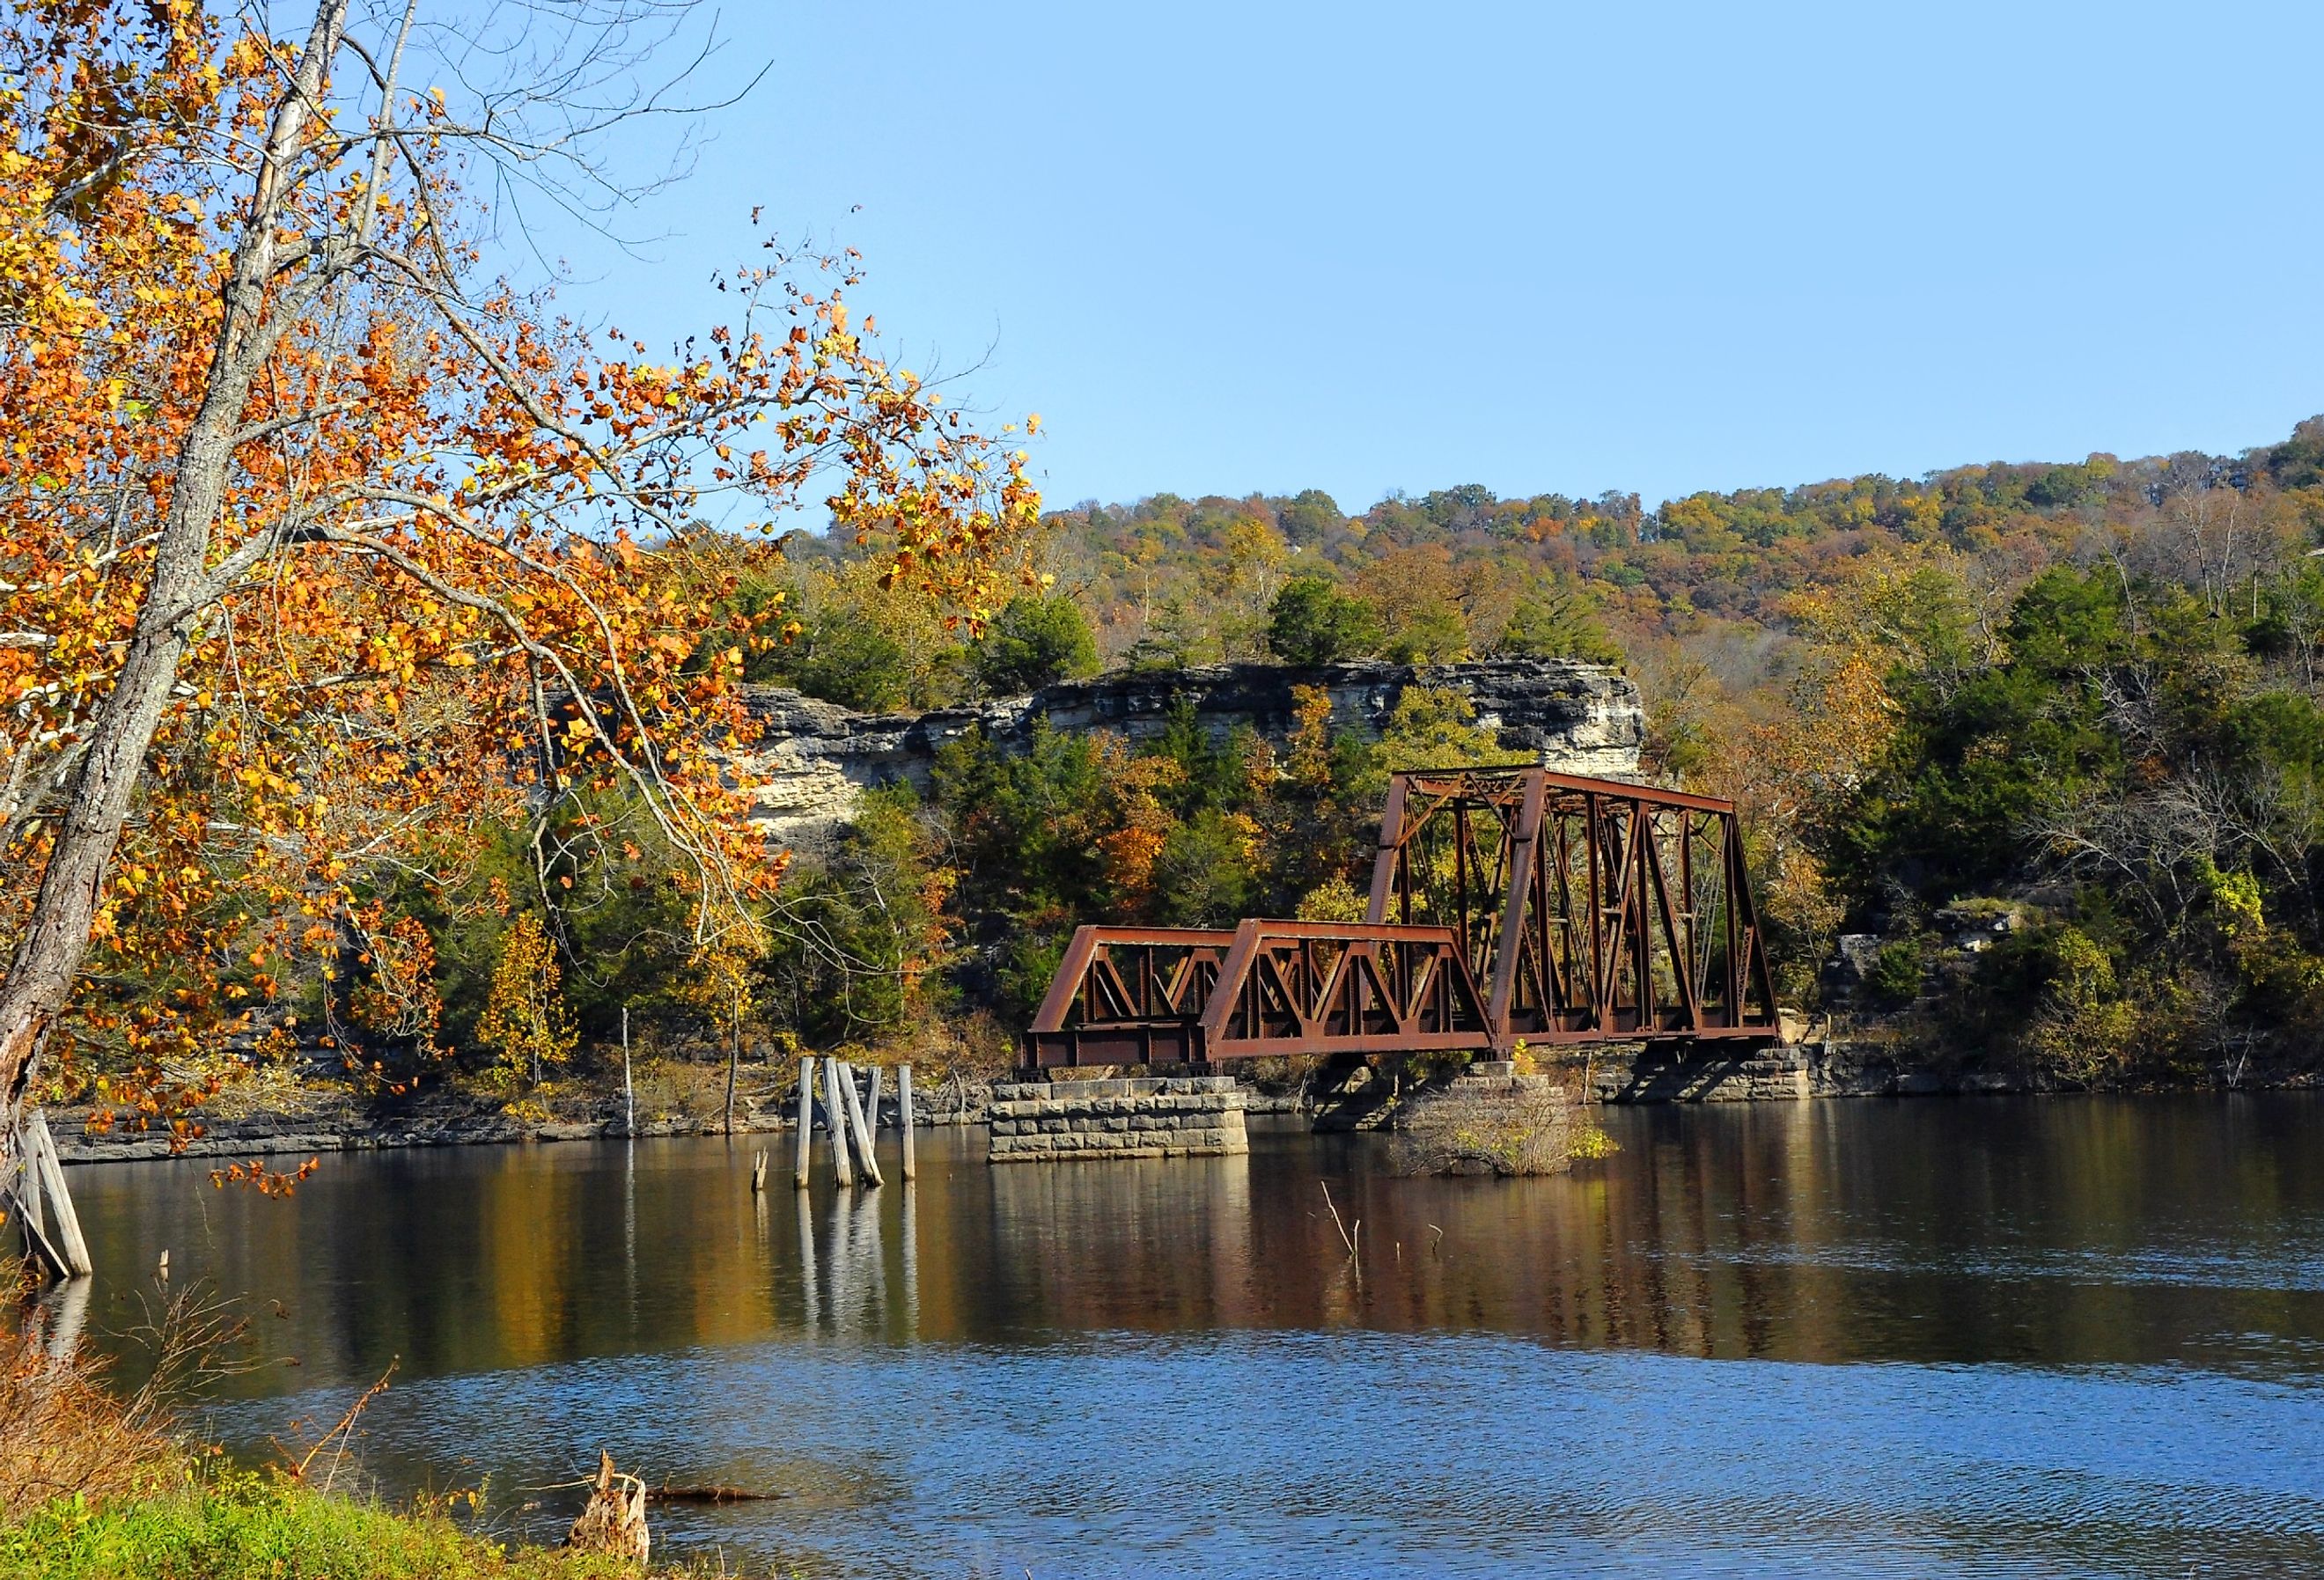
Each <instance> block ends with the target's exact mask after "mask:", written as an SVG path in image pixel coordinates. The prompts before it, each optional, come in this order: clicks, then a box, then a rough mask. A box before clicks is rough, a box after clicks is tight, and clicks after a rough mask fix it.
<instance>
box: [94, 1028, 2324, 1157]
mask: <svg viewBox="0 0 2324 1580" xmlns="http://www.w3.org/2000/svg"><path fill="white" fill-rule="evenodd" d="M1558 1072H1559V1073H1560V1074H1561V1075H1562V1076H1563V1077H1564V1079H1565V1081H1566V1082H1567V1084H1569V1085H1570V1086H1572V1087H1573V1088H1575V1089H1576V1090H1577V1091H1578V1092H1580V1093H1583V1094H1586V1097H1585V1100H1586V1101H1589V1102H1593V1103H1599V1104H1641V1103H1785V1102H1804V1101H1812V1100H1817V1099H1831V1098H1847V1097H1921V1096H2041V1095H2076V1094H2080V1093H2081V1092H2082V1091H2084V1088H2082V1087H2079V1086H2073V1085H2071V1084H2070V1083H2068V1082H2064V1081H2061V1080H2060V1079H2058V1078H2056V1077H2054V1076H2046V1075H2044V1074H2043V1073H2042V1072H2040V1071H2028V1070H2023V1069H2015V1068H2009V1067H1987V1066H1985V1065H1983V1064H1981V1063H1979V1062H1978V1061H1977V1060H1976V1059H1975V1058H1963V1059H1958V1060H1950V1061H1945V1062H1941V1063H1940V1062H1936V1061H1932V1060H1928V1059H1925V1058H1917V1057H1915V1056H1914V1055H1913V1054H1911V1053H1910V1052H1909V1051H1907V1050H1905V1049H1902V1048H1900V1047H1899V1046H1898V1045H1896V1044H1895V1043H1893V1042H1880V1041H1873V1040H1864V1041H1851V1040H1829V1041H1819V1042H1806V1043H1801V1044H1798V1045H1795V1046H1792V1047H1775V1048H1766V1049H1755V1050H1752V1051H1749V1052H1748V1053H1742V1054H1736V1055H1722V1056H1714V1057H1711V1058H1672V1057H1670V1055H1669V1053H1668V1051H1667V1050H1665V1049H1655V1048H1647V1047H1644V1046H1641V1045H1636V1044H1629V1045H1614V1046H1609V1047H1607V1048H1603V1049H1596V1050H1593V1051H1591V1052H1590V1053H1588V1054H1586V1055H1581V1056H1569V1057H1568V1058H1563V1059H1562V1060H1560V1061H1559V1063H1558ZM1092 1073H1093V1074H1094V1073H1097V1072H1092ZM1009 1078H1010V1077H1007V1076H1002V1077H1001V1079H1000V1080H999V1081H997V1082H996V1081H986V1080H955V1081H953V1082H949V1083H946V1084H944V1085H941V1086H935V1087H933V1088H930V1089H929V1090H927V1091H926V1092H925V1093H923V1094H922V1095H921V1096H920V1098H919V1100H918V1106H917V1107H916V1110H915V1113H914V1115H913V1117H914V1120H915V1123H917V1124H918V1125H920V1126H947V1125H958V1124H982V1123H985V1122H986V1121H987V1120H988V1118H989V1117H991V1104H992V1103H993V1101H994V1096H995V1088H996V1086H1003V1085H1006V1083H1007V1081H1008V1080H1009ZM2319 1088H2324V1078H2319V1070H2318V1069H2316V1068H2314V1067H2273V1066H2270V1067H2255V1068H2253V1069H2251V1070H2248V1071H2246V1072H2244V1074H2243V1076H2242V1078H2240V1079H2239V1080H2237V1081H2236V1082H2234V1083H2227V1082H2218V1081H2214V1082H2190V1083H2189V1084H2188V1085H2186V1086H2182V1087H2178V1088H2172V1089H2176V1090H2184V1091H2225V1090H2249V1091H2261V1090H2273V1091H2284V1090H2316V1089H2319ZM2142 1089H2143V1090H2146V1089H2155V1088H2142ZM1389 1095H1390V1090H1389V1086H1388V1082H1386V1081H1385V1080H1382V1081H1379V1083H1378V1084H1377V1086H1376V1087H1375V1086H1373V1083H1371V1082H1370V1081H1369V1080H1367V1079H1362V1078H1352V1077H1351V1078H1348V1079H1343V1080H1342V1081H1341V1082H1340V1083H1338V1084H1337V1085H1336V1086H1334V1087H1333V1089H1332V1090H1331V1091H1329V1092H1325V1091H1323V1090H1321V1089H1320V1088H1311V1089H1307V1090H1266V1089H1254V1088H1252V1087H1251V1086H1249V1085H1248V1084H1247V1083H1246V1085H1245V1086H1244V1088H1243V1104H1242V1107H1243V1111H1244V1112H1245V1113H1254V1114H1266V1113H1280V1114H1291V1113H1301V1114H1314V1115H1318V1116H1319V1121H1320V1125H1321V1127H1322V1128H1329V1129H1353V1128H1367V1127H1366V1126H1365V1124H1364V1118H1365V1116H1366V1115H1367V1113H1368V1111H1369V1109H1371V1108H1373V1107H1376V1106H1381V1105H1383V1104H1385V1102H1386V1100H1387V1099H1388V1096H1389ZM195 1117H196V1119H197V1121H198V1123H200V1124H201V1125H202V1126H203V1133H202V1134H201V1135H199V1136H197V1137H195V1138H193V1139H192V1140H190V1141H188V1142H186V1143H185V1144H184V1145H183V1146H182V1147H180V1148H176V1149H174V1150H173V1149H172V1147H171V1141H170V1137H169V1135H168V1134H167V1133H166V1132H158V1131H148V1132H137V1131H131V1130H124V1129H115V1130H110V1131H101V1132H90V1131H88V1128H87V1126H88V1118H89V1113H88V1110H87V1109H85V1108H57V1109H52V1110H51V1112H50V1123H51V1128H52V1129H53V1131H54V1132H55V1135H56V1139H57V1150H58V1151H59V1153H60V1156H61V1157H62V1159H63V1160H64V1161H65V1162H67V1163H105V1162H129V1161H134V1160H144V1159H156V1160H158V1159H165V1158H170V1157H188V1158H247V1157H265V1156H274V1155H280V1154H285V1153H293V1152H304V1153H309V1154H319V1153H325V1152H346V1151H368V1150H383V1149H389V1148H398V1147H451V1146H490V1145H508V1144H514V1143H526V1142H533V1143H538V1142H551V1141H617V1140H620V1139H622V1137H623V1136H624V1135H627V1134H632V1133H634V1134H635V1135H636V1136H637V1137H639V1138H640V1139H651V1138H656V1137H664V1136H711V1135H718V1134H722V1133H724V1120H723V1116H722V1114H721V1113H715V1112H714V1113H702V1112H699V1111H696V1112H689V1113H678V1114H655V1115H652V1116H650V1117H648V1116H645V1115H641V1116H640V1117H639V1119H638V1121H637V1124H636V1129H635V1131H634V1132H631V1131H629V1130H628V1129H627V1128H626V1124H625V1120H624V1115H623V1111H622V1099H621V1095H620V1094H619V1093H618V1092H616V1093H612V1094H604V1095H588V1096H586V1097H576V1098H573V1099H570V1100H568V1102H567V1104H566V1105H565V1106H564V1109H563V1111H562V1112H560V1113H554V1114H551V1115H549V1116H548V1117H546V1118H542V1117H535V1116H527V1115H522V1114H517V1113H510V1112H509V1111H508V1109H507V1107H506V1106H505V1105H504V1104H502V1103H500V1102H499V1101H498V1100H496V1099H493V1098H491V1097H484V1096H471V1095H463V1094H457V1093H435V1094H429V1095H425V1096H420V1097H407V1098H401V1099H396V1100H392V1101H386V1100H379V1101H374V1100H369V1099H364V1098H361V1097H357V1096H355V1095H348V1094H342V1093H331V1092H302V1093H300V1094H298V1095H296V1097H295V1099H293V1100H291V1101H288V1102H285V1103H282V1104H279V1105H276V1106H266V1107H254V1108H252V1109H251V1110H250V1111H248V1112H241V1113H231V1114H226V1113H205V1114H197V1115H196V1116H195ZM895 1121H896V1111H895V1108H894V1106H893V1104H892V1102H885V1103H883V1104H881V1123H882V1124H883V1125H893V1124H894V1123H895ZM790 1128H791V1125H790V1119H789V1116H788V1112H787V1110H786V1108H785V1106H784V1105H783V1104H780V1103H779V1102H778V1101H776V1100H775V1098H774V1096H773V1095H771V1094H767V1095H757V1096H755V1097H754V1098H753V1099H752V1101H750V1102H749V1103H747V1104H744V1105H742V1106H738V1107H737V1109H736V1111H735V1114H734V1127H733V1133H734V1134H736V1135H738V1136H742V1135H770V1134H777V1133H780V1132H787V1131H788V1130H789V1129H790Z"/></svg>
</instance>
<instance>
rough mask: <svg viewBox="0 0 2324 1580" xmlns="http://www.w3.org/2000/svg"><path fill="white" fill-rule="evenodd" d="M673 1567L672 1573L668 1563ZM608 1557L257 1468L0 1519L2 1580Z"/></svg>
mask: <svg viewBox="0 0 2324 1580" xmlns="http://www.w3.org/2000/svg"><path fill="white" fill-rule="evenodd" d="M669 1573H673V1574H675V1573H678V1571H669ZM638 1574H639V1571H638V1569H637V1568H636V1566H633V1565H627V1564H624V1563H622V1561H621V1560H619V1559H616V1558H611V1557H595V1556H589V1555H583V1554H577V1553H568V1552H563V1551H557V1550H551V1549H547V1548H528V1547H521V1546H517V1547H512V1546H504V1545H503V1544H501V1543H498V1542H493V1541H490V1540H487V1539H485V1538H481V1537H477V1536H474V1535H471V1534H470V1533H468V1532H467V1531H465V1530H462V1529H460V1528H459V1527H458V1526H457V1525H456V1524H454V1523H453V1522H452V1521H451V1520H448V1519H446V1518H444V1517H443V1516H441V1515H439V1514H431V1513H426V1512H417V1511H411V1512H406V1511H395V1510H391V1509H387V1508H383V1507H381V1506H379V1505H377V1504H374V1503H367V1502H361V1501H355V1500H354V1499H350V1498H346V1497H343V1496H340V1495H337V1494H336V1493H331V1492H318V1491H315V1490H313V1489H310V1488H307V1487H302V1486H300V1485H298V1484H297V1483H293V1482H289V1481H286V1480H283V1479H281V1478H279V1477H274V1476H270V1475H266V1474H254V1473H248V1472H236V1473H233V1474H223V1475H217V1476H204V1477H200V1478H198V1479H197V1478H193V1477H190V1476H189V1477H188V1478H187V1479H186V1481H185V1482H184V1483H183V1484H181V1485H180V1486H179V1487H177V1488H174V1489H172V1490H170V1491H167V1492H158V1493H152V1494H148V1495H145V1496H142V1497H134V1498H128V1499H119V1500H106V1501H98V1502H96V1503H92V1502H90V1501H88V1499H87V1498H86V1497H82V1496H78V1495H77V1496H73V1497H69V1498H64V1499H60V1500H57V1501H52V1502H51V1503H49V1504H47V1505H46V1506H44V1507H42V1509H40V1510H39V1511H36V1512H34V1513H33V1514H32V1515H31V1516H30V1517H29V1518H27V1519H24V1520H21V1521H19V1522H17V1523H15V1524H13V1525H8V1526H5V1527H0V1576H5V1580H469V1577H471V1576H475V1577H476V1580H611V1577H612V1576H615V1575H619V1576H622V1580H637V1576H638Z"/></svg>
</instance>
